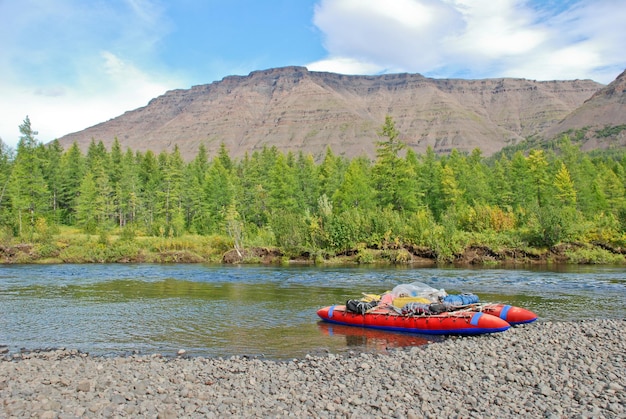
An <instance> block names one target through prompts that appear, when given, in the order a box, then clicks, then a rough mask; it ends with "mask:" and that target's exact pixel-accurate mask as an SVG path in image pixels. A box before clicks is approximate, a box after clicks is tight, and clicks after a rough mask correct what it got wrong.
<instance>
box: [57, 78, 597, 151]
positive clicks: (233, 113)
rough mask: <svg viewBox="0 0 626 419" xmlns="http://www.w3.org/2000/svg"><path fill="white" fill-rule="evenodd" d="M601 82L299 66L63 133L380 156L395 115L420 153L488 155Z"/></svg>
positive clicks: (134, 142) (178, 95) (128, 143)
mask: <svg viewBox="0 0 626 419" xmlns="http://www.w3.org/2000/svg"><path fill="white" fill-rule="evenodd" d="M602 87H603V85H601V84H598V83H596V82H593V81H591V80H573V81H549V82H537V81H531V80H524V79H486V80H459V79H430V78H426V77H423V76H421V75H419V74H391V75H382V76H346V75H340V74H333V73H322V72H310V71H308V70H307V69H306V68H303V67H285V68H277V69H270V70H264V71H255V72H253V73H250V74H249V75H248V76H230V77H226V78H224V79H223V80H221V81H218V82H214V83H211V84H208V85H201V86H194V87H192V88H191V89H188V90H173V91H169V92H166V93H165V94H164V95H162V96H159V97H157V98H155V99H153V100H152V101H150V103H148V105H147V106H145V107H142V108H139V109H136V110H133V111H129V112H126V113H124V114H123V115H121V116H119V117H117V118H114V119H112V120H109V121H107V122H103V123H101V124H98V125H95V126H93V127H90V128H87V129H85V130H84V131H80V132H77V133H73V134H69V135H66V136H64V137H62V138H60V139H59V140H60V142H61V144H62V145H63V146H64V147H65V148H67V147H69V146H70V145H71V144H72V143H73V142H77V143H78V144H79V146H81V148H82V149H83V150H85V149H86V148H87V146H88V145H89V143H90V142H91V140H92V139H95V140H96V141H102V142H103V143H104V145H105V146H107V147H110V145H111V144H112V143H113V140H114V138H115V137H117V138H118V140H119V142H120V144H121V145H122V147H123V148H124V149H125V148H127V147H130V148H131V149H133V150H139V151H146V150H148V149H150V150H152V151H154V152H155V153H159V152H160V151H162V150H168V151H171V150H172V149H173V148H174V146H175V145H178V147H179V149H180V150H181V153H182V154H183V156H184V157H185V158H187V159H190V158H193V157H194V156H195V155H196V153H197V151H198V147H199V145H200V144H201V143H204V144H205V146H206V148H207V150H208V151H209V153H210V155H214V153H215V151H216V150H217V149H218V147H219V145H220V143H222V142H223V143H224V144H225V145H226V146H227V148H228V150H229V151H230V154H231V156H233V157H236V158H237V157H241V156H243V155H244V154H245V153H246V152H248V153H252V152H254V151H255V150H260V149H262V148H263V147H264V146H276V147H277V148H278V149H279V150H281V151H283V152H287V151H293V152H296V153H297V152H299V151H302V152H304V153H305V154H308V153H311V154H312V155H313V156H315V157H317V158H319V157H321V156H322V155H323V154H324V152H325V150H326V147H327V146H330V147H331V148H332V150H333V152H334V153H335V154H341V155H345V156H346V157H354V156H360V155H367V156H370V157H373V156H375V148H376V146H375V144H376V141H378V140H379V139H380V138H379V137H378V134H377V133H378V131H379V130H380V127H381V126H382V124H383V123H384V120H385V116H386V115H391V116H392V117H393V119H394V121H395V123H396V127H397V128H398V130H399V131H400V133H401V139H402V140H403V141H405V142H406V143H407V144H408V145H409V146H410V147H411V148H413V149H415V150H416V151H417V152H424V151H425V150H426V148H427V147H428V146H431V147H433V149H434V150H435V151H436V152H439V153H446V152H449V151H450V150H452V149H453V148H456V149H458V150H460V151H471V150H472V149H474V148H476V147H478V148H480V149H481V150H482V151H483V154H485V155H490V154H492V153H494V152H496V151H498V150H500V149H501V148H502V147H504V146H506V145H508V144H514V143H516V142H517V141H520V140H522V139H523V138H525V137H527V136H529V135H533V134H538V133H543V132H547V131H548V130H549V129H550V128H551V127H553V126H554V125H555V124H557V123H559V121H562V120H563V119H564V118H565V117H566V116H567V115H569V114H571V113H572V112H573V111H574V110H576V109H577V108H578V107H579V106H581V105H582V104H583V102H584V101H585V100H587V99H589V98H590V97H592V96H593V95H594V94H596V93H597V94H600V92H601V90H600V89H601V88H602Z"/></svg>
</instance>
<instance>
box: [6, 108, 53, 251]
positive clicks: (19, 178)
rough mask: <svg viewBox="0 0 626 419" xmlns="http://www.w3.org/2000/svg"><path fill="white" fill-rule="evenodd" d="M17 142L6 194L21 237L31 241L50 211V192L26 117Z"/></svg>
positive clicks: (37, 147)
mask: <svg viewBox="0 0 626 419" xmlns="http://www.w3.org/2000/svg"><path fill="white" fill-rule="evenodd" d="M19 129H20V133H21V136H20V139H19V142H18V145H17V155H16V157H15V162H14V165H13V171H12V173H11V179H10V182H9V191H10V194H11V202H12V207H13V210H14V215H15V221H16V224H17V227H18V228H17V230H18V234H19V236H20V237H22V236H23V235H24V233H27V234H28V237H29V239H30V240H32V239H33V234H34V232H35V222H36V221H37V219H38V218H39V217H45V216H46V215H47V213H48V211H49V208H50V207H49V202H50V201H49V192H48V186H47V185H46V182H45V179H44V177H43V156H42V153H41V150H40V149H39V142H38V141H37V139H36V138H35V136H36V135H37V132H36V131H34V130H33V129H32V127H31V123H30V119H29V118H28V116H27V117H26V118H25V119H24V122H23V123H22V125H20V127H19Z"/></svg>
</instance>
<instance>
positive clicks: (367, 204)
mask: <svg viewBox="0 0 626 419" xmlns="http://www.w3.org/2000/svg"><path fill="white" fill-rule="evenodd" d="M375 197H376V191H375V190H374V188H373V186H372V182H371V168H370V164H369V161H368V160H367V159H366V158H365V157H359V158H355V159H352V161H351V162H350V164H349V165H348V169H347V170H346V174H345V176H344V178H343V182H342V184H341V186H339V188H338V189H337V190H336V191H335V194H334V195H333V204H334V205H333V207H334V208H336V209H337V212H338V213H342V212H345V211H347V210H349V209H351V208H361V209H363V210H365V211H369V210H372V209H374V206H375Z"/></svg>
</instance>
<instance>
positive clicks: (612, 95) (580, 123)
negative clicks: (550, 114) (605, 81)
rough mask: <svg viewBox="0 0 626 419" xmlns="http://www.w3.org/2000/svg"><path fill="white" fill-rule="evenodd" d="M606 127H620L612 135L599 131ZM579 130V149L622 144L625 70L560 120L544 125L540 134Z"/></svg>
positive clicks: (625, 129)
mask: <svg viewBox="0 0 626 419" xmlns="http://www.w3.org/2000/svg"><path fill="white" fill-rule="evenodd" d="M619 126H623V127H619ZM607 127H619V128H622V129H619V130H617V132H615V134H614V135H611V134H610V131H609V132H605V133H603V132H601V130H602V129H604V128H607ZM580 129H585V130H586V136H585V141H584V144H583V149H594V148H607V147H609V146H610V145H611V143H613V144H614V145H615V144H619V145H622V146H623V145H626V135H625V134H626V71H624V72H623V73H622V74H620V75H619V76H617V78H616V79H615V80H614V81H613V82H611V83H610V84H609V85H608V86H606V87H604V88H602V89H600V90H598V91H597V92H596V93H594V94H593V95H592V96H591V97H590V98H589V99H588V100H586V101H585V102H584V103H583V104H582V105H581V106H580V107H578V108H576V109H575V110H574V111H572V112H571V113H570V114H569V115H567V116H566V117H565V118H564V119H562V120H561V121H559V122H558V123H556V124H554V125H552V126H550V127H548V128H547V129H546V130H545V131H544V132H543V134H542V136H543V137H544V138H553V137H555V136H557V135H559V134H560V133H563V132H567V131H573V130H580Z"/></svg>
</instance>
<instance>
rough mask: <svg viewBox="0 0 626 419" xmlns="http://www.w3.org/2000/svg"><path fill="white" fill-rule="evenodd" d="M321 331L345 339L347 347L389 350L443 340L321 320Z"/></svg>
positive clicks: (437, 337)
mask: <svg viewBox="0 0 626 419" xmlns="http://www.w3.org/2000/svg"><path fill="white" fill-rule="evenodd" d="M318 327H319V330H320V332H322V333H323V334H324V335H326V336H329V337H330V338H340V339H345V343H346V347H347V348H357V349H359V350H373V351H374V352H381V353H384V352H387V351H388V350H389V349H396V348H405V347H409V346H422V345H427V344H429V343H433V342H441V341H442V340H443V339H444V338H443V337H441V336H423V335H419V334H414V333H402V332H391V331H385V330H378V329H369V328H364V327H353V326H344V325H339V324H332V323H326V322H319V323H318Z"/></svg>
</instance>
